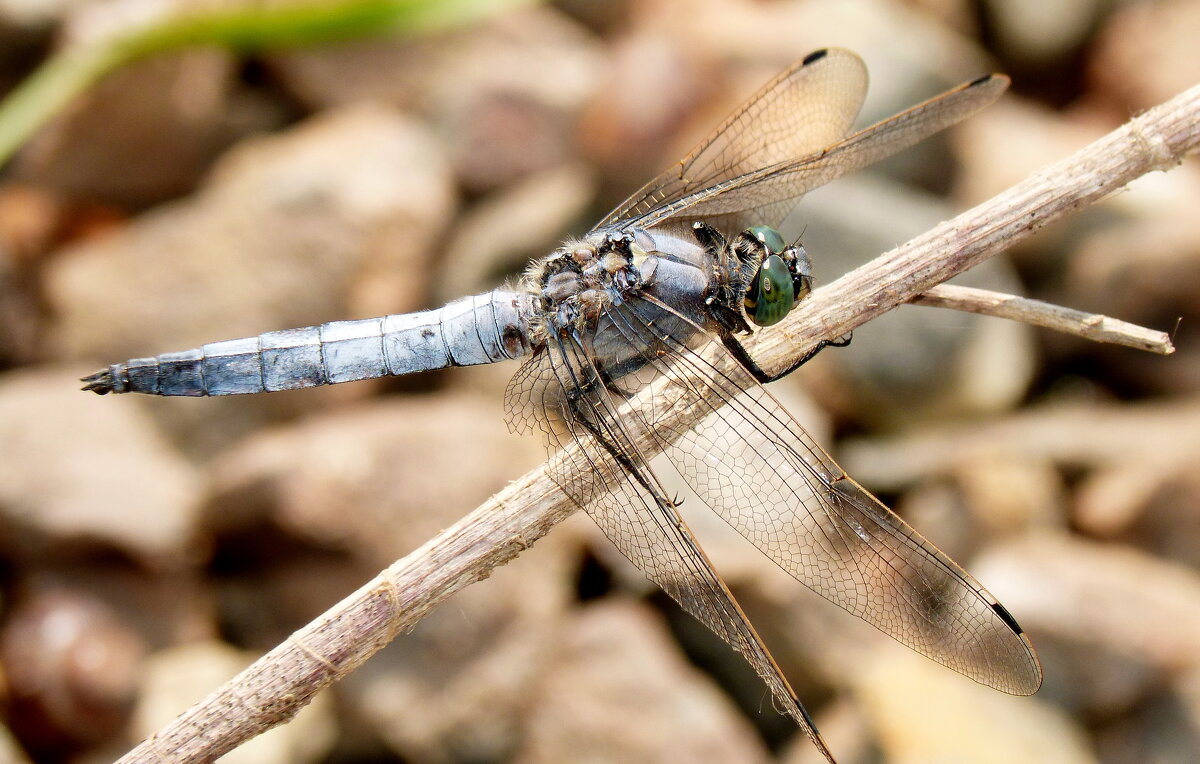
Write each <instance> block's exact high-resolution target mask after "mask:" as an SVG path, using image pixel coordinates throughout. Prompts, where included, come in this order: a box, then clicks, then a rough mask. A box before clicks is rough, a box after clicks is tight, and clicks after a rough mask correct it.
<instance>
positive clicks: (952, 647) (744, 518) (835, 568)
mask: <svg viewBox="0 0 1200 764" xmlns="http://www.w3.org/2000/svg"><path fill="white" fill-rule="evenodd" d="M639 304H641V305H642V307H643V308H644V307H645V305H644V303H642V302H641V301H640V300H634V301H630V302H627V303H625V305H624V306H621V307H620V308H618V309H614V311H613V312H614V313H619V315H620V318H621V320H622V322H623V323H622V326H623V328H624V331H625V332H626V333H627V335H628V339H629V341H630V342H631V343H635V344H636V345H638V346H647V347H650V346H656V345H657V346H659V349H660V350H661V351H665V352H656V353H655V354H653V355H652V356H651V355H647V357H646V362H647V369H646V371H645V372H644V373H645V374H647V375H664V376H666V377H667V378H669V379H670V380H671V381H672V383H673V384H672V389H673V390H675V391H677V392H676V393H675V396H676V399H677V401H678V402H677V403H676V404H675V407H680V406H683V407H699V409H700V410H701V411H707V414H706V415H705V416H704V418H703V419H702V420H701V421H700V423H699V424H696V425H694V426H692V427H691V428H690V429H684V428H682V427H679V426H676V425H670V424H663V423H660V422H659V421H656V420H661V419H664V414H663V411H664V409H657V410H656V409H654V408H641V409H638V410H636V411H635V412H634V413H635V415H636V416H638V417H640V421H639V422H638V424H637V426H638V427H640V428H642V429H645V430H646V431H648V432H653V433H656V434H657V436H658V438H659V442H658V443H657V446H656V448H658V449H661V450H664V451H665V452H666V453H667V454H668V455H669V457H670V459H671V460H672V463H673V464H674V465H675V467H676V469H677V470H678V471H679V473H680V474H681V476H682V477H683V478H684V479H685V480H687V481H688V482H689V484H690V485H691V486H692V488H693V489H694V490H695V492H696V494H697V495H698V496H699V497H700V499H701V500H702V501H703V502H705V503H706V504H707V505H708V506H709V507H711V508H712V509H713V510H714V511H715V512H716V513H717V514H719V515H720V516H721V517H722V518H724V519H725V520H726V521H727V522H728V523H729V524H730V525H732V526H733V527H734V528H736V529H737V530H738V531H739V532H740V533H741V534H742V535H743V536H744V537H745V538H746V539H748V540H749V541H750V542H751V543H752V544H754V545H755V546H756V547H758V549H759V550H761V551H762V552H763V553H764V554H766V555H767V556H768V557H769V558H771V559H772V560H773V561H775V562H776V563H777V564H778V565H779V566H780V567H781V568H783V569H784V570H785V571H787V572H788V573H789V574H791V575H792V576H793V577H795V578H796V579H797V580H798V581H800V582H801V583H803V584H804V585H806V586H808V587H809V588H810V589H812V590H813V591H815V592H817V593H818V594H820V595H822V596H823V597H825V598H826V599H828V600H830V601H832V602H834V603H835V604H837V605H839V606H841V607H842V608H844V609H846V610H847V611H849V612H850V613H853V614H854V615H856V616H858V617H859V618H862V619H863V620H865V621H867V622H868V623H870V624H872V625H874V626H876V627H877V628H879V629H880V630H881V631H883V632H885V633H886V634H888V635H890V636H891V637H893V638H895V639H896V640H898V641H899V642H901V643H902V644H905V645H907V646H908V647H911V648H912V649H914V650H916V651H917V652H920V653H922V654H923V655H926V656H928V657H929V658H932V659H933V660H935V661H937V662H938V663H941V664H943V665H945V666H948V667H950V668H952V669H954V670H955V671H958V672H959V673H961V674H964V675H966V676H968V677H970V678H972V679H974V680H976V681H978V682H981V683H983V684H986V685H989V686H991V687H995V688H996V689H999V690H1003V691H1005V692H1008V693H1012V694H1017V695H1026V694H1030V693H1033V692H1034V691H1036V690H1037V688H1038V687H1039V686H1040V684H1041V678H1042V672H1041V665H1040V663H1039V662H1038V659H1037V656H1036V653H1035V652H1034V650H1033V647H1032V645H1031V644H1030V642H1029V639H1028V638H1027V637H1026V636H1025V634H1024V632H1023V631H1022V630H1021V628H1020V626H1018V625H1017V623H1016V621H1015V620H1014V619H1013V618H1012V616H1011V615H1009V613H1008V611H1006V610H1005V609H1004V608H1003V606H1001V605H1000V604H999V603H998V602H997V601H996V599H995V598H994V597H993V596H992V595H991V594H989V593H988V592H987V591H986V590H985V589H984V588H983V587H982V586H981V585H980V584H979V583H978V582H977V581H975V579H973V578H971V576H969V575H968V574H967V573H966V572H965V571H963V570H962V569H961V568H960V567H958V565H956V564H955V563H954V562H953V561H952V560H950V558H949V557H947V556H946V555H945V554H944V553H943V552H941V551H940V550H939V549H937V548H936V547H935V546H934V545H933V544H931V543H930V542H929V541H928V540H926V539H925V538H924V537H923V536H921V535H920V534H919V533H918V532H917V531H916V530H914V529H913V528H912V527H910V526H909V525H908V524H907V523H905V522H904V521H903V520H902V519H901V518H900V517H899V516H898V515H896V514H895V513H894V512H892V511H891V510H890V509H888V508H887V507H886V506H884V505H883V504H882V503H881V502H880V501H879V500H878V499H876V498H875V497H874V496H872V495H871V494H870V493H869V492H867V491H866V489H864V488H862V487H861V486H859V485H858V484H857V483H855V482H854V481H853V480H852V479H851V478H850V477H849V476H848V475H847V474H846V473H845V472H844V471H843V470H842V469H841V468H840V467H839V466H838V465H837V463H836V462H834V460H833V459H832V458H831V457H830V456H829V455H828V454H826V453H825V452H824V451H823V450H822V449H821V448H820V446H818V445H817V444H816V443H815V442H814V440H813V439H812V437H811V436H810V435H809V434H808V433H807V432H805V430H804V428H803V427H801V426H800V424H799V423H798V422H796V420H795V419H793V418H792V417H791V415H790V414H788V412H787V411H786V409H784V408H783V406H781V405H780V404H779V403H778V401H776V400H775V399H774V397H772V396H771V395H770V393H768V392H767V391H766V390H765V389H764V388H763V387H762V386H761V385H759V384H758V383H757V382H756V381H755V380H754V379H753V377H751V375H750V374H749V373H748V372H747V371H746V370H745V369H744V368H743V367H742V366H741V365H740V364H738V363H737V361H736V360H735V359H734V358H733V357H732V355H731V354H729V353H728V351H726V349H725V348H724V347H723V346H722V345H721V344H720V343H719V342H718V341H717V340H716V339H715V338H712V337H711V335H707V334H706V333H704V332H697V333H695V334H694V335H693V336H692V338H691V339H690V340H689V341H687V342H680V341H677V340H675V339H673V338H671V337H669V336H666V335H663V334H661V333H659V332H658V330H657V329H656V328H655V324H654V322H653V321H651V320H649V319H648V318H647V315H646V314H647V313H654V314H657V312H658V311H661V310H662V309H663V307H664V306H662V305H654V306H650V307H651V308H653V310H651V311H646V310H643V309H640V308H639Z"/></svg>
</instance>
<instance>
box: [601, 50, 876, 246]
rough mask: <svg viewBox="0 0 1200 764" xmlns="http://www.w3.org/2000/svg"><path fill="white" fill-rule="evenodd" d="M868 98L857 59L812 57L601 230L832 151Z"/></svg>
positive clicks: (827, 53)
mask: <svg viewBox="0 0 1200 764" xmlns="http://www.w3.org/2000/svg"><path fill="white" fill-rule="evenodd" d="M866 92H867V70H866V67H865V66H864V65H863V62H862V59H860V58H859V57H858V56H857V55H855V54H854V53H851V52H850V51H848V50H841V49H838V48H829V49H826V50H819V51H816V52H814V53H811V54H809V55H808V56H806V57H805V58H804V59H803V60H802V61H798V62H796V63H795V64H794V65H792V67H791V68H789V69H787V70H786V71H784V72H782V73H781V74H779V75H778V76H777V77H776V78H775V79H773V80H771V81H770V82H768V83H767V84H766V85H765V86H763V88H762V89H760V90H759V91H758V92H757V93H755V94H754V95H753V96H751V97H750V99H749V100H748V101H746V103H745V104H743V105H742V106H741V107H739V108H738V110H737V111H735V112H734V113H733V114H732V115H731V116H730V117H729V118H728V119H726V120H725V122H723V123H722V124H721V126H720V127H718V128H717V129H716V130H714V131H713V132H712V133H711V134H710V135H709V136H708V137H707V138H706V139H705V140H704V141H703V142H701V143H700V145H699V146H697V147H696V148H695V149H693V150H692V152H691V153H690V154H688V155H687V156H686V157H684V158H683V159H682V160H680V161H679V162H678V163H677V164H676V165H675V166H674V167H672V168H670V169H669V170H667V171H665V172H663V173H662V174H661V175H659V176H658V177H656V178H654V179H653V180H651V181H650V182H649V183H647V184H646V185H645V186H643V187H642V188H641V189H639V190H638V191H637V192H636V193H634V194H633V195H632V196H630V197H629V198H628V199H626V200H625V201H624V202H622V203H621V204H620V205H619V206H618V207H617V208H616V209H615V210H613V211H612V212H610V213H609V214H608V216H606V217H605V218H604V220H602V221H601V222H600V223H599V225H597V226H596V227H597V228H605V227H608V226H611V225H613V224H615V223H617V222H620V221H624V220H626V219H636V218H641V217H643V216H645V215H647V214H649V213H651V212H653V211H654V210H656V209H658V208H659V207H662V206H663V205H669V204H671V203H673V202H676V201H678V200H679V199H682V198H684V197H687V196H689V195H691V194H693V193H695V192H696V191H699V190H701V189H705V188H709V187H711V186H716V185H718V184H720V183H724V182H726V181H729V180H730V179H732V178H736V177H739V176H742V175H745V174H746V173H750V172H753V171H754V170H758V169H760V168H763V167H769V166H774V165H778V164H780V163H783V162H787V161H789V160H794V159H796V158H799V157H804V156H809V155H811V154H814V153H816V152H819V151H821V150H823V149H825V148H828V147H829V146H832V145H834V144H835V143H837V142H838V141H840V140H841V139H842V138H843V137H845V135H846V133H847V132H849V130H850V128H851V126H852V125H853V124H854V119H855V117H857V116H858V111H859V109H860V108H862V102H863V98H864V97H865V96H866ZM764 222H770V221H764Z"/></svg>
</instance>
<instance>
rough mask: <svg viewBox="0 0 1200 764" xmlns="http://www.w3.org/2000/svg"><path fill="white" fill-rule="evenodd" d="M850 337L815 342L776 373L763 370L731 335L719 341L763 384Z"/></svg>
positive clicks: (790, 371) (797, 367)
mask: <svg viewBox="0 0 1200 764" xmlns="http://www.w3.org/2000/svg"><path fill="white" fill-rule="evenodd" d="M852 339H854V335H853V334H847V335H846V336H844V337H839V338H838V339H836V340H821V341H820V342H818V343H817V344H816V346H815V347H813V349H812V350H810V351H808V352H807V353H805V354H804V355H802V356H800V358H799V360H797V361H796V362H795V363H793V364H792V365H791V366H788V367H787V368H786V369H784V370H783V371H781V372H779V373H777V374H768V373H766V372H765V371H763V369H762V367H761V366H759V365H758V362H757V361H755V360H754V359H753V358H751V357H750V353H749V352H748V351H747V350H746V347H745V346H744V345H742V343H740V342H738V341H737V340H736V339H734V337H733V335H725V336H724V337H722V338H721V342H723V343H724V344H725V347H726V348H727V349H728V350H729V352H730V353H733V357H734V358H736V359H737V361H738V363H740V364H741V365H742V367H743V368H744V369H745V370H746V371H748V372H750V374H751V376H753V377H754V378H755V379H756V380H758V382H759V383H760V384H763V385H765V384H767V383H768V382H774V381H775V380H777V379H782V378H783V377H786V376H787V375H789V374H791V373H792V372H793V371H795V370H796V369H799V368H800V367H801V366H803V365H804V364H806V363H808V362H809V361H810V360H812V358H813V356H815V355H816V354H817V353H820V352H821V351H822V350H824V349H825V348H828V347H833V348H844V347H846V346H847V345H849V344H850V340H852Z"/></svg>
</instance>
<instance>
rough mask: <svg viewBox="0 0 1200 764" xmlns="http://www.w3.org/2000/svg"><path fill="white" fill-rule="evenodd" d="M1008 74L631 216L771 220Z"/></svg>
mask: <svg viewBox="0 0 1200 764" xmlns="http://www.w3.org/2000/svg"><path fill="white" fill-rule="evenodd" d="M1007 87H1008V78H1007V77H1005V76H1003V75H989V76H987V77H982V78H980V79H978V80H975V81H973V82H969V83H966V84H965V85H960V86H959V87H957V88H955V89H953V90H949V91H947V92H945V93H943V94H941V95H939V96H936V97H934V98H931V99H930V100H928V101H925V102H924V103H921V104H918V105H916V106H914V107H912V108H910V109H907V110H905V111H902V112H900V113H899V114H896V115H895V116H892V117H889V118H888V119H885V120H883V121H882V122H878V123H876V124H874V125H872V126H870V127H868V128H865V129H863V130H861V131H859V132H857V133H855V134H854V135H852V136H850V137H848V138H846V139H845V140H844V141H841V142H839V143H835V144H833V145H831V146H829V147H828V148H825V149H824V150H820V151H817V152H816V153H813V154H809V155H807V156H799V157H792V158H788V159H786V160H783V161H780V162H777V163H773V164H764V165H761V166H759V167H757V168H754V169H752V170H749V171H748V172H746V173H744V174H742V175H739V176H737V177H734V178H730V179H728V180H723V181H721V182H718V183H715V184H711V185H708V186H705V187H702V188H697V190H695V191H692V192H690V193H687V194H685V195H683V196H680V197H678V198H676V199H674V200H669V201H664V202H663V203H661V204H659V205H658V206H657V207H655V208H654V209H652V210H650V211H647V212H645V213H644V214H642V215H641V216H640V217H638V218H637V220H636V223H635V224H636V225H637V226H639V227H642V228H652V227H654V226H656V225H659V224H661V223H663V222H664V221H666V220H668V219H673V220H677V221H691V220H704V221H706V222H709V223H710V224H713V225H716V226H717V227H718V228H720V229H722V230H726V231H735V230H740V229H741V228H744V227H745V226H746V225H751V224H754V225H771V226H778V224H779V223H780V222H781V221H782V219H783V218H784V217H786V216H787V214H788V212H790V211H791V209H792V207H793V206H794V205H795V202H796V200H797V199H798V198H799V197H800V196H802V195H804V194H805V193H807V192H809V191H811V190H812V189H814V188H817V187H819V186H823V185H824V184H826V183H828V182H830V181H831V180H833V179H835V178H838V177H840V176H842V175H845V174H846V173H848V172H853V171H855V170H859V169H862V168H864V167H867V166H869V165H872V164H874V163H875V162H878V161H880V160H881V159H884V158H886V157H888V156H891V155H892V154H894V153H896V152H898V151H900V150H902V149H906V148H908V147H909V146H912V145H914V144H916V143H918V142H920V141H922V140H924V139H925V138H927V137H929V136H930V135H933V134H934V133H936V132H938V131H940V130H944V129H945V128H947V127H949V126H951V125H953V124H955V123H957V122H959V121H961V120H963V119H965V118H967V117H969V116H970V115H972V114H974V113H975V112H977V111H979V110H980V109H982V108H983V107H985V106H987V105H988V104H990V103H992V102H993V101H995V100H996V99H997V98H999V97H1000V95H1001V94H1002V93H1003V92H1004V90H1005V89H1006V88H1007Z"/></svg>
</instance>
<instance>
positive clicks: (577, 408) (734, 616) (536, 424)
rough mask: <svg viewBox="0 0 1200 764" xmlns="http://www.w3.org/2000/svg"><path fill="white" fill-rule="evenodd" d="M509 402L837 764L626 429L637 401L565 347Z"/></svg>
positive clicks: (653, 569) (521, 378) (618, 536)
mask: <svg viewBox="0 0 1200 764" xmlns="http://www.w3.org/2000/svg"><path fill="white" fill-rule="evenodd" d="M507 404H508V411H509V423H510V426H512V427H513V428H514V429H517V430H529V429H537V430H540V431H541V432H542V434H543V436H544V438H545V441H546V445H547V447H548V449H549V450H550V452H551V457H550V461H549V463H548V465H549V470H550V474H551V476H552V478H553V479H554V481H555V482H556V483H557V484H558V485H559V486H560V487H561V488H562V490H563V491H564V492H565V493H566V494H567V495H568V496H570V497H571V499H572V500H574V501H575V502H576V503H578V504H579V505H580V506H581V507H583V509H584V510H585V511H586V512H587V513H588V514H589V515H590V516H591V517H592V519H593V520H595V522H596V524H597V525H599V526H600V528H601V530H602V531H603V532H604V534H605V535H606V536H608V538H609V539H610V540H611V541H612V542H613V544H614V545H616V547H617V548H618V549H619V550H620V551H621V553H622V554H624V555H625V556H626V557H627V558H628V559H629V560H630V561H631V562H632V563H633V564H634V565H636V566H637V567H638V568H639V569H641V570H642V571H643V572H644V573H645V574H646V575H647V577H649V578H650V579H651V580H652V581H654V582H655V583H656V584H658V585H659V586H660V587H662V589H663V590H664V591H665V592H666V593H667V594H668V595H670V596H671V598H672V599H674V600H675V601H676V602H678V603H679V604H680V605H681V606H682V607H683V609H684V610H686V611H687V612H688V613H690V614H691V615H693V616H694V617H695V618H697V619H698V620H699V621H700V622H701V623H703V624H704V625H706V626H707V627H708V628H710V629H712V630H713V632H715V633H716V634H717V635H718V636H720V637H721V638H722V639H723V640H725V641H726V642H727V643H728V644H730V645H731V646H732V647H733V648H734V649H735V650H737V651H738V652H739V653H741V654H742V656H743V657H744V658H745V659H746V660H747V661H748V662H749V663H750V665H751V666H752V667H753V668H754V669H755V671H756V672H757V673H758V674H759V676H760V677H762V679H763V681H764V682H766V684H767V686H768V687H769V688H770V690H771V693H772V695H773V696H774V697H775V699H776V701H777V702H778V703H779V704H780V706H781V707H782V708H783V710H785V711H786V712H787V713H788V714H789V715H790V716H792V717H793V718H794V719H795V720H796V721H797V723H799V724H800V726H801V727H802V728H803V729H804V731H805V733H807V735H808V736H809V737H810V738H811V739H812V740H813V742H814V743H815V744H816V746H817V748H818V749H819V750H820V751H821V752H822V754H824V756H825V758H826V759H828V760H829V761H830V762H832V761H833V757H832V755H831V754H830V752H829V749H828V747H827V746H826V745H825V742H824V741H823V740H822V739H821V736H820V734H819V733H818V732H817V730H816V727H815V726H814V724H813V721H812V718H811V717H810V716H809V714H808V712H807V711H806V710H805V709H804V707H803V705H801V703H800V701H799V700H798V699H797V697H796V694H795V692H794V691H793V690H792V688H791V686H790V685H789V684H788V682H787V679H786V678H784V676H783V674H782V672H781V671H780V670H779V667H778V666H777V665H776V663H775V660H774V659H773V658H772V657H771V654H770V652H769V651H768V650H767V648H766V645H764V644H763V642H762V640H761V639H760V638H759V636H758V634H757V633H756V632H755V631H754V627H753V626H751V624H750V622H749V620H748V619H747V618H746V615H745V614H744V613H743V612H742V609H741V607H740V606H739V605H738V603H737V601H736V600H735V599H734V598H733V595H732V594H731V593H730V591H729V589H728V587H726V586H725V583H724V582H723V581H722V580H721V578H720V576H719V575H718V574H717V572H716V570H715V569H714V568H713V566H712V563H711V562H710V561H709V560H708V557H707V556H706V555H705V553H704V551H703V549H701V547H700V545H699V543H698V542H697V541H696V539H695V537H694V536H693V535H692V532H691V530H690V529H689V528H688V526H687V525H686V524H685V523H684V521H683V518H681V517H680V516H679V513H678V511H677V510H676V509H675V506H674V504H673V503H672V502H671V501H670V500H669V499H668V498H667V497H666V494H665V493H664V491H663V489H662V487H661V486H660V484H659V482H658V478H657V477H656V476H655V475H654V473H653V471H652V470H651V469H650V467H649V465H648V464H647V463H646V461H645V459H644V458H643V456H642V454H641V452H640V449H639V447H638V445H637V444H638V442H639V434H638V433H636V432H635V431H634V430H632V429H631V428H630V427H629V426H627V425H626V424H624V422H630V423H636V420H635V419H632V418H631V417H630V412H629V411H628V410H627V409H628V407H629V401H628V399H626V398H624V396H623V395H622V394H621V393H620V392H619V391H617V390H615V389H610V387H608V386H606V385H605V383H604V380H602V378H601V374H600V372H599V370H598V369H597V368H596V366H595V365H594V364H593V362H592V360H591V359H590V358H589V356H588V354H587V353H586V352H585V351H584V350H583V348H582V347H581V346H580V345H579V344H577V343H574V342H571V341H569V340H564V341H563V342H561V343H558V344H557V345H556V346H551V347H549V348H547V349H546V350H544V351H542V352H541V353H539V354H537V355H535V356H534V357H533V358H531V359H530V360H528V361H526V363H525V364H524V365H523V366H522V367H521V368H520V369H519V370H518V372H517V374H516V375H515V376H514V377H513V380H512V382H511V383H510V385H509V389H508V394H507Z"/></svg>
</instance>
